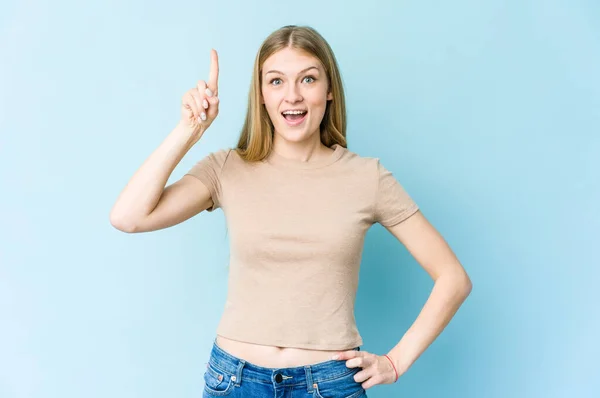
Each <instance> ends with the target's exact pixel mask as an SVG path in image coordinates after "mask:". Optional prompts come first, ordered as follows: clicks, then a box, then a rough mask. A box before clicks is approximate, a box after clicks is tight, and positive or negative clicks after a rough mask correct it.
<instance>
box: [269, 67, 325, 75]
mask: <svg viewBox="0 0 600 398" xmlns="http://www.w3.org/2000/svg"><path fill="white" fill-rule="evenodd" d="M310 69H316V70H317V71H318V70H319V68H317V67H316V66H309V67H308V68H306V69H302V70H301V71H300V72H299V73H298V74H301V73H304V72H306V71H307V70H310ZM269 73H279V74H280V75H284V73H283V72H280V71H278V70H270V71H268V72H267V73H265V75H268V74H269Z"/></svg>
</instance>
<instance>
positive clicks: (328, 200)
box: [111, 26, 471, 398]
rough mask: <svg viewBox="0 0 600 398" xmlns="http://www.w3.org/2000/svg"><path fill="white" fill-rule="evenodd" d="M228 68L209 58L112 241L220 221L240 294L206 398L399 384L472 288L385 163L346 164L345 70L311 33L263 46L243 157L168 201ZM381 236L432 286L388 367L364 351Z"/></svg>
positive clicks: (227, 312) (355, 391)
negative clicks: (210, 218)
mask: <svg viewBox="0 0 600 398" xmlns="http://www.w3.org/2000/svg"><path fill="white" fill-rule="evenodd" d="M218 69H219V68H218V58H217V53H216V52H215V51H214V50H213V51H212V53H211V68H210V77H209V79H208V82H205V81H202V80H201V81H199V82H198V84H197V86H196V87H194V88H193V89H191V90H189V91H188V92H187V93H185V95H184V96H183V100H182V107H181V121H180V122H179V124H178V125H177V126H176V128H175V129H174V130H173V131H172V132H171V134H169V136H168V137H167V138H166V139H165V141H164V142H163V143H162V144H161V145H160V146H159V147H158V149H156V150H155V151H154V152H153V153H152V154H151V155H150V157H149V158H148V159H147V160H146V161H145V162H144V163H143V165H142V166H141V167H140V169H139V170H138V171H137V172H136V173H135V175H134V176H133V177H132V179H131V180H130V181H129V183H128V184H127V186H126V187H125V189H124V190H123V192H122V193H121V194H120V196H119V198H118V200H117V202H116V203H115V205H114V207H113V209H112V212H111V222H112V224H113V225H114V226H115V227H116V228H118V229H120V230H122V231H125V232H129V233H133V232H146V231H153V230H157V229H161V228H167V227H170V226H173V225H176V224H178V223H181V222H183V221H184V220H187V219H189V218H191V217H193V216H194V215H196V214H198V213H200V212H202V211H204V210H206V211H209V212H212V211H214V210H215V209H217V208H222V210H223V211H224V213H225V216H226V219H227V226H228V230H229V233H230V244H231V257H230V271H229V280H228V294H227V300H226V303H225V308H224V312H223V315H222V318H221V321H220V324H219V327H218V330H217V333H216V338H215V341H214V344H213V347H212V351H211V354H210V358H209V361H208V364H207V368H206V370H205V372H204V381H205V387H204V396H205V397H209V396H231V397H282V398H283V397H290V398H291V397H294V398H302V397H322V398H338V397H339V398H356V397H366V396H367V395H366V390H367V389H369V388H371V387H373V386H375V385H378V384H389V383H394V382H396V381H397V380H398V377H399V376H400V375H402V373H404V372H406V371H407V370H408V368H409V367H410V366H411V364H412V363H413V362H414V361H415V360H416V359H417V358H418V357H419V356H420V355H421V353H422V352H423V351H424V350H425V349H426V348H427V347H428V346H429V345H430V344H431V343H432V341H433V340H434V339H435V338H436V337H437V336H438V335H439V333H440V332H441V331H442V330H443V328H444V327H445V326H446V325H447V323H448V322H449V321H450V319H451V318H452V316H453V315H454V313H455V312H456V311H457V309H458V308H459V306H460V305H461V304H462V302H463V301H464V300H465V298H466V297H467V295H468V294H469V292H470V290H471V282H470V280H469V277H468V276H467V274H466V273H465V271H464V269H463V267H462V266H461V264H460V263H459V261H458V260H457V258H456V257H455V255H454V254H453V252H452V250H451V249H450V248H449V247H448V245H447V244H446V243H445V241H444V239H443V238H442V237H441V236H440V234H439V233H438V232H437V231H436V230H435V229H434V228H433V227H432V226H431V225H430V223H429V222H428V221H427V220H426V218H425V217H424V216H423V215H422V213H421V211H420V209H419V208H418V206H417V204H416V203H415V202H414V201H413V200H412V199H411V197H410V196H409V195H408V194H407V192H406V191H405V190H404V189H403V188H402V186H401V185H400V183H399V182H398V181H397V180H396V179H395V178H394V176H393V175H392V174H391V173H390V172H389V171H388V170H387V169H386V168H384V166H383V165H382V164H381V163H380V162H379V160H378V159H376V158H367V157H361V156H359V155H357V154H355V153H353V152H351V151H349V150H348V149H347V145H346V111H345V102H344V91H343V87H342V81H341V77H340V73H339V69H338V66H337V61H336V59H335V57H334V54H333V52H332V50H331V48H330V46H329V45H328V43H327V42H326V41H325V40H324V39H323V37H322V36H321V35H320V34H319V33H318V32H316V31H315V30H314V29H312V28H310V27H298V26H285V27H283V28H281V29H279V30H277V31H275V32H273V33H272V34H271V35H270V36H269V37H268V38H267V39H266V40H265V41H264V43H263V44H262V46H261V47H260V49H259V51H258V54H257V57H256V60H255V64H254V71H253V76H252V85H251V89H250V94H249V98H248V112H247V115H246V120H245V123H244V126H243V128H242V131H241V136H240V138H239V142H238V144H237V147H235V148H232V149H223V150H221V151H217V152H214V153H211V154H209V155H208V156H206V157H205V158H204V159H202V160H200V161H199V162H197V163H196V164H195V165H194V166H193V167H192V168H191V170H189V172H188V173H187V174H186V175H185V176H183V177H182V178H181V179H180V180H179V181H177V182H175V183H173V184H172V185H170V186H167V187H165V185H166V182H167V180H168V178H169V176H170V175H171V173H172V171H173V169H174V168H175V167H176V165H177V164H178V163H179V161H180V160H181V159H182V158H183V156H184V155H185V154H186V153H187V152H188V151H189V149H190V148H192V146H193V145H195V144H196V143H197V142H198V141H199V140H200V139H201V137H202V136H203V134H204V133H205V132H206V130H207V129H208V127H209V126H210V125H211V123H212V122H213V121H214V120H215V118H216V117H217V114H218V111H219V97H218V93H219V89H218V74H219V72H218ZM374 223H380V224H381V225H383V226H384V227H386V228H387V229H388V230H389V231H390V232H391V233H392V234H393V235H394V236H395V237H396V238H397V239H398V240H399V241H400V242H401V243H402V244H404V245H405V246H406V248H407V249H408V250H409V252H410V253H411V254H412V255H413V256H414V257H415V259H416V260H417V261H418V262H419V264H421V266H422V267H424V269H425V270H426V271H427V272H428V273H429V275H430V276H431V277H432V278H433V279H434V280H435V285H434V288H433V291H432V292H431V296H430V298H429V299H428V301H427V302H426V304H425V306H424V308H423V310H422V311H421V313H420V314H419V316H418V317H417V319H416V320H415V322H414V324H413V325H412V327H411V328H410V329H409V330H408V332H407V333H406V334H405V335H404V336H403V337H402V339H401V340H400V341H399V342H398V344H397V345H396V346H395V347H393V348H392V349H391V350H390V351H389V352H388V353H387V354H382V355H379V354H374V353H369V352H366V351H364V350H363V351H361V350H360V346H361V345H362V343H363V341H362V338H361V335H360V334H359V332H358V329H357V327H356V323H355V318H354V302H355V296H356V291H357V287H358V272H359V264H360V259H361V254H362V247H363V241H364V237H365V233H366V231H367V230H368V229H369V227H370V226H371V225H373V224H374ZM379 310H380V311H381V314H382V315H385V316H393V314H394V311H393V309H391V308H388V307H387V306H385V305H383V304H382V306H381V308H380V309H379Z"/></svg>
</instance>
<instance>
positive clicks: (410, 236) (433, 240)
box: [387, 211, 472, 374]
mask: <svg viewBox="0 0 600 398" xmlns="http://www.w3.org/2000/svg"><path fill="white" fill-rule="evenodd" d="M387 229H388V230H389V231H390V232H391V233H392V234H393V235H394V236H395V237H396V238H397V239H398V240H399V241H400V242H401V243H402V244H403V245H404V246H405V247H406V248H407V250H408V251H409V252H410V253H411V255H412V256H413V257H414V258H415V260H417V262H418V263H419V264H420V265H421V266H422V267H423V268H424V269H425V271H427V273H428V274H429V275H430V276H431V278H432V279H433V280H434V282H435V283H434V286H433V290H432V291H431V294H430V296H429V298H428V299H427V301H426V303H425V305H424V306H423V309H422V310H421V312H420V313H419V316H418V317H417V319H416V320H415V322H414V323H413V324H412V326H411V327H410V328H409V329H408V331H407V332H406V333H405V334H404V336H403V337H402V339H401V340H400V342H399V343H398V344H397V345H396V346H395V347H394V348H393V349H392V350H391V351H390V352H389V353H388V355H389V356H390V357H391V358H392V360H393V361H394V363H395V364H396V368H397V370H398V373H399V374H402V373H404V372H406V371H407V370H408V368H410V366H411V365H412V364H413V363H414V362H415V361H416V360H417V358H418V357H419V356H420V355H421V354H422V353H423V352H424V351H425V349H427V347H429V345H430V344H431V343H432V342H433V341H434V340H435V339H436V338H437V336H438V335H439V334H440V333H441V332H442V330H444V328H445V327H446V325H448V323H449V322H450V320H451V319H452V317H453V316H454V314H455V313H456V311H457V310H458V308H459V307H460V306H461V304H462V303H463V302H464V301H465V299H466V298H467V296H468V295H469V294H470V292H471V289H472V284H471V280H470V279H469V276H468V275H467V273H466V272H465V270H464V268H463V267H462V265H461V264H460V262H459V261H458V259H457V258H456V255H455V254H454V253H453V251H452V249H450V247H449V246H448V244H447V243H446V241H445V240H444V238H443V237H442V236H441V235H440V233H439V232H438V231H437V230H436V229H435V228H434V227H433V226H432V225H431V224H430V223H429V221H427V219H426V218H425V216H423V214H422V213H421V212H420V211H418V212H417V213H415V214H414V215H413V216H411V217H409V218H408V219H407V220H406V221H404V222H401V223H400V224H397V225H395V226H392V227H389V228H387Z"/></svg>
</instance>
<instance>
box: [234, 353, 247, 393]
mask: <svg viewBox="0 0 600 398" xmlns="http://www.w3.org/2000/svg"><path fill="white" fill-rule="evenodd" d="M245 365H246V361H244V360H243V359H239V363H238V366H237V369H236V371H235V385H236V386H238V387H239V386H240V385H241V384H242V369H243V368H244V366H245Z"/></svg>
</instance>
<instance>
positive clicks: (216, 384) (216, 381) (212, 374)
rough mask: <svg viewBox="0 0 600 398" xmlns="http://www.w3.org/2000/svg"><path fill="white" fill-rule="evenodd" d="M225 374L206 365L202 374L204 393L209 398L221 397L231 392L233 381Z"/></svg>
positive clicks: (212, 366) (210, 365)
mask: <svg viewBox="0 0 600 398" xmlns="http://www.w3.org/2000/svg"><path fill="white" fill-rule="evenodd" d="M231 376H232V375H230V374H229V373H227V372H224V371H222V370H220V369H218V368H216V367H215V366H214V365H212V364H210V363H209V364H207V366H206V372H204V391H205V392H206V393H207V394H208V395H210V396H216V397H222V396H225V395H228V394H230V393H231V391H233V387H234V381H233V380H232V378H231Z"/></svg>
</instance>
